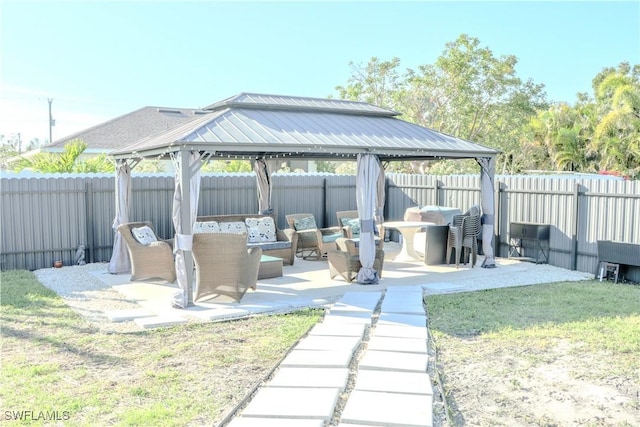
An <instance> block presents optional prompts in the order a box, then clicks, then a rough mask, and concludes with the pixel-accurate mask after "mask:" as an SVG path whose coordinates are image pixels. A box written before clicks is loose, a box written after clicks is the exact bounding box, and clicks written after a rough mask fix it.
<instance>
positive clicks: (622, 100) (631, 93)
mask: <svg viewBox="0 0 640 427" xmlns="http://www.w3.org/2000/svg"><path fill="white" fill-rule="evenodd" d="M593 85H594V92H595V96H596V102H597V105H598V109H599V111H601V114H602V117H601V118H600V120H599V122H598V125H597V126H596V128H595V132H594V135H593V140H592V143H591V145H590V149H591V151H592V152H593V153H595V154H596V155H597V157H598V169H600V170H612V171H616V172H623V173H627V172H628V173H629V174H630V175H638V174H639V173H640V66H638V65H636V66H634V67H633V69H632V68H631V67H630V66H629V64H628V63H626V62H623V63H621V64H620V65H619V66H618V68H617V69H612V68H605V69H604V70H603V71H602V72H601V73H599V74H598V75H597V76H596V77H595V78H594V80H593Z"/></svg>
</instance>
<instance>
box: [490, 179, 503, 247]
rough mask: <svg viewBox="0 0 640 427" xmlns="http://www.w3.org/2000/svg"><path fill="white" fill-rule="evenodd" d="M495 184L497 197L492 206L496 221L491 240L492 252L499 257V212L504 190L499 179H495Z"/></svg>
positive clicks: (500, 216)
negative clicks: (492, 240) (493, 235)
mask: <svg viewBox="0 0 640 427" xmlns="http://www.w3.org/2000/svg"><path fill="white" fill-rule="evenodd" d="M496 184H497V187H498V199H497V200H495V205H494V208H495V211H494V214H495V217H494V220H495V222H496V223H495V225H494V233H495V241H494V242H493V252H494V253H495V256H496V257H499V256H500V249H501V245H500V243H501V240H502V237H501V234H502V233H500V230H502V215H500V213H501V212H502V203H503V201H502V195H503V193H504V192H503V183H502V182H500V181H497V182H496Z"/></svg>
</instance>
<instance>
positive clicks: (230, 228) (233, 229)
mask: <svg viewBox="0 0 640 427" xmlns="http://www.w3.org/2000/svg"><path fill="white" fill-rule="evenodd" d="M218 225H219V226H220V232H221V233H232V234H247V226H246V225H245V224H244V222H242V221H231V222H219V223H218Z"/></svg>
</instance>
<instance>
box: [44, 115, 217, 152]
mask: <svg viewBox="0 0 640 427" xmlns="http://www.w3.org/2000/svg"><path fill="white" fill-rule="evenodd" d="M202 113H203V110H201V109H193V108H167V107H143V108H140V109H138V110H135V111H132V112H130V113H127V114H124V115H122V116H119V117H116V118H114V119H111V120H109V121H107V122H104V123H100V124H99V125H96V126H93V127H90V128H88V129H85V130H82V131H80V132H77V133H74V134H73V135H69V136H67V137H64V138H61V139H58V140H56V141H54V142H53V143H52V144H48V145H46V146H44V147H42V148H43V149H44V151H55V150H56V149H59V150H62V148H63V147H64V145H65V144H67V143H68V142H70V141H71V140H73V139H81V140H83V141H84V142H85V143H86V144H87V151H89V152H91V151H94V152H95V151H100V152H109V151H112V150H115V149H119V148H122V147H126V146H128V145H131V144H133V143H134V142H136V141H138V140H139V139H140V138H144V137H147V136H150V135H155V134H157V133H159V132H163V131H166V130H167V129H171V128H173V127H175V126H177V125H180V124H182V123H185V122H187V121H189V120H192V119H193V118H194V117H198V115H200V114H202ZM204 113H206V112H204Z"/></svg>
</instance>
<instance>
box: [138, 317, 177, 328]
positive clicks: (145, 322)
mask: <svg viewBox="0 0 640 427" xmlns="http://www.w3.org/2000/svg"><path fill="white" fill-rule="evenodd" d="M134 322H136V324H138V325H139V326H141V327H143V328H144V329H153V328H163V327H166V326H177V325H182V324H184V323H187V319H185V318H184V317H177V316H154V317H141V318H138V319H134Z"/></svg>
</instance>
